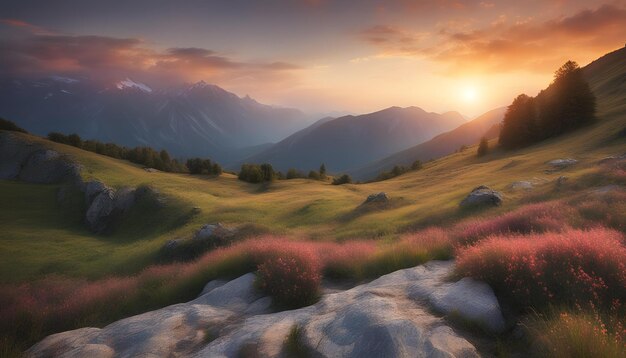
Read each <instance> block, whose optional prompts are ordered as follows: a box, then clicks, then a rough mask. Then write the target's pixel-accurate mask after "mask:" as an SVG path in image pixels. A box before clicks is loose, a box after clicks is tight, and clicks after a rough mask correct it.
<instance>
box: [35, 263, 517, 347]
mask: <svg viewBox="0 0 626 358" xmlns="http://www.w3.org/2000/svg"><path fill="white" fill-rule="evenodd" d="M453 265H454V264H453V262H441V261H432V262H429V263H427V264H425V265H421V266H418V267H414V268H410V269H405V270H400V271H396V272H393V273H391V274H388V275H385V276H382V277H380V278H378V279H376V280H374V281H372V282H370V283H367V284H363V285H359V286H356V287H354V288H351V289H346V290H336V289H334V290H327V291H326V292H327V293H325V294H324V295H323V296H322V297H321V299H320V300H319V302H318V303H317V304H315V305H312V306H309V307H304V308H301V309H297V310H291V311H282V312H276V311H275V310H273V309H272V304H271V299H270V298H269V297H263V296H262V295H261V294H259V293H258V291H257V290H256V289H255V288H254V279H255V276H254V274H252V273H249V274H246V275H244V276H241V277H239V278H237V279H235V280H232V281H229V282H226V281H212V282H209V283H208V284H207V286H206V287H205V289H204V291H203V292H202V294H201V295H200V296H199V297H198V298H196V299H195V300H193V301H191V302H187V303H181V304H177V305H173V306H169V307H165V308H163V309H160V310H156V311H152V312H147V313H144V314H141V315H138V316H134V317H129V318H126V319H123V320H120V321H117V322H114V323H112V324H110V325H108V326H106V327H104V328H101V329H100V328H81V329H77V330H74V331H68V332H63V333H58V334H54V335H51V336H49V337H47V338H45V339H44V340H43V341H41V342H40V343H38V344H36V345H35V346H33V347H32V348H31V349H29V350H28V352H27V354H28V356H30V357H46V356H51V355H54V356H62V357H86V356H89V357H112V356H118V357H137V356H142V357H164V356H177V357H183V356H185V357H186V356H190V357H191V356H193V357H233V356H240V355H242V354H243V355H251V356H260V357H273V356H284V354H285V341H286V339H287V337H288V336H289V334H290V332H292V330H293V329H294V327H298V328H299V330H298V332H300V333H299V334H298V335H297V336H296V337H293V336H292V338H295V339H296V340H297V344H298V345H300V346H301V347H302V348H304V349H306V350H308V351H309V352H310V353H312V354H313V355H314V356H322V357H364V356H370V357H409V356H411V357H414V356H424V357H476V356H480V353H479V351H478V350H477V349H476V347H475V346H474V345H473V344H472V343H471V342H470V340H468V338H467V337H464V336H463V334H462V333H460V331H458V330H456V329H454V328H452V327H451V325H450V322H449V321H447V320H446V319H445V318H443V317H451V316H454V317H456V318H458V319H461V320H463V321H466V322H472V323H473V324H475V325H477V326H480V327H483V329H485V330H487V331H491V332H494V333H497V332H500V331H502V330H503V329H504V328H505V322H504V319H503V317H502V313H501V311H500V306H499V304H498V301H497V299H496V297H495V296H494V294H493V292H492V290H491V288H490V287H489V286H488V285H486V284H485V283H482V282H478V281H474V280H472V279H468V278H464V279H461V280H459V281H450V280H449V276H450V273H451V270H452V268H453Z"/></svg>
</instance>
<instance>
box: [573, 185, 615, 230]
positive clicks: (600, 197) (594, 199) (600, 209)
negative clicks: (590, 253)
mask: <svg viewBox="0 0 626 358" xmlns="http://www.w3.org/2000/svg"><path fill="white" fill-rule="evenodd" d="M572 205H573V206H574V207H576V209H577V210H578V212H579V213H580V216H581V217H582V219H583V220H584V221H585V222H584V224H585V226H587V227H590V226H600V225H601V226H606V227H610V228H613V229H616V230H620V231H622V232H626V192H624V191H622V190H620V189H618V188H614V187H609V188H608V189H600V190H599V191H598V190H596V191H592V192H591V193H589V194H587V195H584V196H582V197H580V198H577V199H576V200H574V201H573V202H572Z"/></svg>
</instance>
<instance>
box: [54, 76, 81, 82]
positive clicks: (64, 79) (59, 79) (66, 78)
mask: <svg viewBox="0 0 626 358" xmlns="http://www.w3.org/2000/svg"><path fill="white" fill-rule="evenodd" d="M50 78H51V79H53V80H55V81H58V82H62V83H76V82H80V81H79V80H77V79H74V78H69V77H63V76H56V75H54V76H50Z"/></svg>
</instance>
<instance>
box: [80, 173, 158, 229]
mask: <svg viewBox="0 0 626 358" xmlns="http://www.w3.org/2000/svg"><path fill="white" fill-rule="evenodd" d="M82 191H83V193H84V194H85V203H86V205H87V211H86V213H85V223H86V224H87V227H88V228H89V229H90V230H91V231H93V232H95V233H102V232H105V231H107V230H108V229H110V228H111V226H112V224H114V222H115V220H116V219H117V218H119V217H120V216H122V215H123V214H125V213H127V212H128V211H129V210H130V209H131V208H132V207H133V205H134V204H135V203H136V201H137V200H139V199H140V198H142V197H145V196H150V197H151V198H153V199H154V200H155V203H156V205H160V201H159V200H158V199H157V196H156V194H155V192H154V191H153V190H152V189H150V188H149V187H139V188H138V189H135V188H128V187H125V188H121V189H118V190H114V189H112V188H109V187H108V186H106V185H105V184H104V183H102V182H100V181H95V180H94V181H89V182H87V183H84V184H83V185H82Z"/></svg>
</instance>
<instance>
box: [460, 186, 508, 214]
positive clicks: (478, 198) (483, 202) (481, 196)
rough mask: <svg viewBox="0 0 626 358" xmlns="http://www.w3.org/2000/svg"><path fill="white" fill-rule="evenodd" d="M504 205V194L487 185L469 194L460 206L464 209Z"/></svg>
mask: <svg viewBox="0 0 626 358" xmlns="http://www.w3.org/2000/svg"><path fill="white" fill-rule="evenodd" d="M501 204H502V194H501V193H500V192H498V191H495V190H493V189H491V188H489V187H487V186H485V185H481V186H479V187H476V188H474V189H473V190H472V192H471V193H469V194H468V195H467V196H466V197H465V199H463V201H461V204H460V206H461V207H462V208H469V207H477V206H499V205H501Z"/></svg>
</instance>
